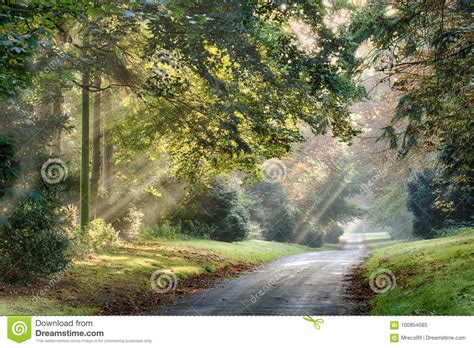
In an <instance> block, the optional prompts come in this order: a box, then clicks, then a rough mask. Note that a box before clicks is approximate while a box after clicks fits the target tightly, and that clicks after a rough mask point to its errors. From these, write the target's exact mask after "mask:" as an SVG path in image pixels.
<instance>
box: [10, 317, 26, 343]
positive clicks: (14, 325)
mask: <svg viewBox="0 0 474 348" xmlns="http://www.w3.org/2000/svg"><path fill="white" fill-rule="evenodd" d="M7 326H8V328H7V333H8V334H7V336H8V338H9V339H11V340H12V341H15V342H17V343H21V342H25V341H27V340H29V339H30V338H31V317H23V316H22V317H8V320H7Z"/></svg>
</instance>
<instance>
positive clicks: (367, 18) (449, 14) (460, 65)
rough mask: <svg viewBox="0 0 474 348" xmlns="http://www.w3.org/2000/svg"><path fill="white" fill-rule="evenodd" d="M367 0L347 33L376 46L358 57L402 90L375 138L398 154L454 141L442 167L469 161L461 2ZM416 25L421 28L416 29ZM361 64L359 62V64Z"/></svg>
mask: <svg viewBox="0 0 474 348" xmlns="http://www.w3.org/2000/svg"><path fill="white" fill-rule="evenodd" d="M390 8H391V9H390V11H387V10H389V7H386V5H385V4H384V3H379V2H375V3H372V2H371V3H369V4H368V5H367V6H366V7H363V8H362V9H360V11H359V14H358V15H356V16H355V17H354V19H353V21H352V24H351V30H349V31H350V33H351V34H350V35H349V36H350V37H352V38H354V40H355V41H356V42H358V43H361V42H363V41H364V40H365V39H370V40H371V42H372V44H373V45H374V46H375V50H371V56H369V57H364V58H366V60H365V61H366V62H367V61H369V62H370V65H371V66H372V67H375V68H376V69H377V70H379V71H381V72H382V76H383V77H384V78H387V77H395V78H396V82H394V84H393V88H394V89H395V90H398V91H400V92H401V93H402V97H401V98H400V100H399V103H398V107H397V109H396V112H395V114H394V116H393V118H392V120H391V123H390V125H387V126H386V127H385V128H384V133H383V134H382V137H381V138H382V139H384V138H385V139H387V140H388V141H389V143H390V148H393V149H398V150H399V153H400V155H401V156H406V155H407V154H408V152H409V151H410V150H425V151H426V150H428V151H439V150H440V149H442V148H443V147H445V146H450V145H451V144H452V145H454V148H455V150H456V151H452V152H451V154H450V156H448V157H446V161H445V165H446V166H447V167H448V168H452V167H454V168H455V169H456V170H458V171H461V172H465V171H469V170H470V168H471V166H472V146H473V145H472V144H473V143H474V142H473V134H474V132H473V131H472V102H471V101H472V91H471V89H470V88H469V85H470V83H471V82H470V69H471V66H472V53H471V49H472V38H471V32H472V23H471V21H472V18H471V10H470V7H469V5H468V4H467V2H463V1H461V2H459V1H437V0H428V1H421V2H406V1H402V0H397V1H393V2H391V3H390ZM420 28H423V30H420ZM359 63H361V64H362V60H361V61H360V62H359Z"/></svg>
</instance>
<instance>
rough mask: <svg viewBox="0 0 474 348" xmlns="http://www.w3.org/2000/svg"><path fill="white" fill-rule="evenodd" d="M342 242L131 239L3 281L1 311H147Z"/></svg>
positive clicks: (84, 312) (0, 289)
mask: <svg viewBox="0 0 474 348" xmlns="http://www.w3.org/2000/svg"><path fill="white" fill-rule="evenodd" d="M334 249H337V246H334V245H329V246H326V245H325V246H323V247H321V248H317V249H314V248H308V247H305V246H301V245H295V244H286V243H277V242H266V241H258V240H251V241H244V242H239V243H223V242H216V241H210V240H186V241H159V242H149V243H133V244H132V243H130V244H124V245H122V246H121V247H119V248H117V249H115V250H113V251H109V252H106V253H103V254H101V255H97V256H94V257H92V258H90V259H86V260H79V261H75V262H74V263H73V264H72V266H71V267H70V268H68V269H67V270H64V271H62V272H59V273H57V274H55V275H53V276H51V277H48V278H45V279H40V280H38V281H36V282H34V283H32V284H27V285H15V286H12V285H6V284H3V285H2V284H0V315H40V314H41V315H95V314H146V313H151V312H152V311H153V310H154V309H156V308H157V307H159V306H160V305H162V304H167V303H169V302H171V301H173V300H174V299H176V298H179V297H182V296H185V295H187V294H190V293H193V292H195V291H197V290H198V289H200V288H205V287H209V286H212V285H213V284H215V283H216V282H217V281H218V280H220V279H222V278H225V277H230V276H234V275H236V274H239V273H241V272H243V271H246V270H248V269H251V268H252V267H254V266H256V265H258V264H260V263H263V262H268V261H271V260H273V259H276V258H278V257H280V256H285V255H291V254H297V253H302V252H306V251H318V250H334ZM159 269H164V270H166V271H167V272H173V273H174V274H176V276H177V278H178V282H177V288H176V289H175V290H173V291H170V292H169V293H166V294H159V293H156V292H153V291H151V281H150V277H151V275H152V273H153V272H154V271H156V270H159Z"/></svg>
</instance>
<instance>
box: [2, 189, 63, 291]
mask: <svg viewBox="0 0 474 348" xmlns="http://www.w3.org/2000/svg"><path fill="white" fill-rule="evenodd" d="M41 189H42V192H38V191H35V192H32V193H30V194H27V195H24V196H21V197H19V198H18V200H17V201H16V204H15V207H14V209H13V211H12V213H11V215H10V216H9V218H8V222H9V226H7V225H1V226H0V255H1V257H0V280H3V281H12V282H14V281H24V280H31V279H33V278H35V277H39V276H43V275H47V274H50V273H54V272H57V271H60V270H61V269H63V268H64V267H65V266H66V265H67V264H68V262H69V261H68V260H67V258H66V251H67V248H68V246H69V240H68V238H67V236H66V234H65V230H66V226H67V224H68V222H67V221H66V220H65V219H64V218H63V216H62V215H61V214H60V213H59V209H58V207H59V200H58V198H57V192H55V191H53V190H52V189H49V188H47V187H42V188H41Z"/></svg>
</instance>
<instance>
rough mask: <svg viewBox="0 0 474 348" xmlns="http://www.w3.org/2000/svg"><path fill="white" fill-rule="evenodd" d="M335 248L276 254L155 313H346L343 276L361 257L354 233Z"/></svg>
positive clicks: (351, 309) (349, 307) (350, 307)
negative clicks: (339, 248) (232, 277)
mask: <svg viewBox="0 0 474 348" xmlns="http://www.w3.org/2000/svg"><path fill="white" fill-rule="evenodd" d="M341 239H342V240H344V241H345V244H344V246H343V248H342V249H341V250H337V251H321V252H309V253H304V254H299V255H292V256H287V257H282V258H280V259H277V260H275V261H273V262H271V263H268V264H265V265H263V266H261V267H259V268H257V269H256V270H254V271H252V272H250V273H248V274H246V275H243V276H240V277H238V278H235V279H232V280H228V281H225V282H223V283H221V284H219V285H217V286H216V287H215V288H212V289H207V290H203V291H201V292H199V293H198V294H196V295H193V296H191V297H189V298H185V299H182V300H181V301H178V302H177V303H176V304H174V305H172V306H169V307H166V308H161V309H160V310H159V311H157V312H156V313H155V314H157V315H306V314H318V315H350V314H356V313H357V312H358V304H357V303H354V302H351V298H350V295H348V294H347V293H345V286H347V285H348V280H347V279H346V278H347V275H348V274H349V273H350V270H351V269H352V268H353V267H354V266H355V265H357V264H358V263H359V262H360V261H361V260H362V259H363V257H364V256H365V255H366V253H367V250H366V246H365V244H364V242H363V235H362V234H360V233H351V232H346V233H345V234H344V235H343V236H342V237H341Z"/></svg>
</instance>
